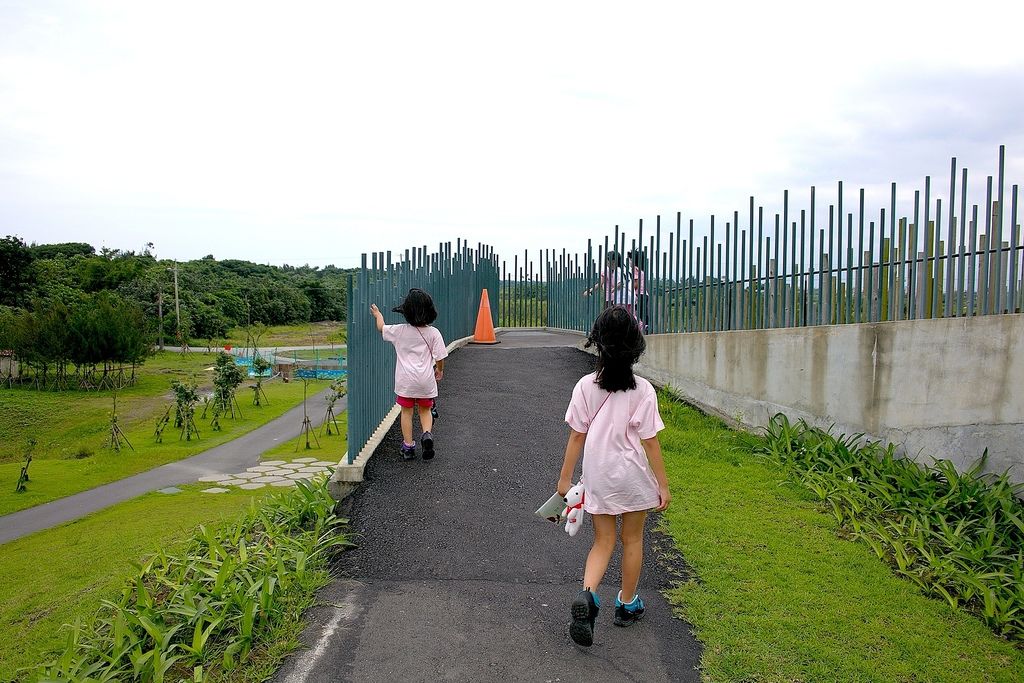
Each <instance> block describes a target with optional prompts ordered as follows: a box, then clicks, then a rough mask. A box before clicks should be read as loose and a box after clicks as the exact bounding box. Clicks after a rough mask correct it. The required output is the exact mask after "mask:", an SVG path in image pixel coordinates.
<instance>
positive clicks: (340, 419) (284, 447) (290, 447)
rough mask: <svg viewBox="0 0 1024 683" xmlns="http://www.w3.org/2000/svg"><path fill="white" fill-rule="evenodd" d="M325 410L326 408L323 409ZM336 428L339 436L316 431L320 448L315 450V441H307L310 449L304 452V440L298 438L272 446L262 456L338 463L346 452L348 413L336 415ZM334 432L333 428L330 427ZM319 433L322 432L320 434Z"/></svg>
mask: <svg viewBox="0 0 1024 683" xmlns="http://www.w3.org/2000/svg"><path fill="white" fill-rule="evenodd" d="M324 410H326V408H325V409H324ZM336 422H337V424H338V428H339V429H341V434H337V433H334V434H332V435H331V436H328V435H327V430H326V429H319V428H318V429H317V430H316V437H317V439H319V440H320V447H319V448H317V445H316V441H314V440H313V438H312V437H310V439H309V443H310V446H311V448H310V449H309V450H306V438H305V437H303V436H301V435H300V436H298V437H296V438H294V439H292V440H290V441H286V442H284V443H282V444H278V445H277V446H274V447H273V448H271V449H270V450H269V451H267V452H266V453H264V454H263V456H262V457H263V459H264V460H294V459H295V458H318V459H319V460H324V461H330V462H340V461H341V458H342V457H343V456H344V455H345V453H346V452H347V451H348V412H347V411H346V412H342V413H338V415H337V420H336ZM331 431H332V432H334V431H335V430H334V427H333V426H332V427H331ZM321 432H323V433H322V434H321Z"/></svg>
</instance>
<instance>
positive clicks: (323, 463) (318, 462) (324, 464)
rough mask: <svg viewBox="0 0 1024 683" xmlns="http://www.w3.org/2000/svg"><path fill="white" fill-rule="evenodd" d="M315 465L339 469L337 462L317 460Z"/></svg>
mask: <svg viewBox="0 0 1024 683" xmlns="http://www.w3.org/2000/svg"><path fill="white" fill-rule="evenodd" d="M313 465H320V466H321V467H337V466H338V463H336V462H327V461H326V460H317V461H316V462H315V463H313Z"/></svg>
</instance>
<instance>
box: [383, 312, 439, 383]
mask: <svg viewBox="0 0 1024 683" xmlns="http://www.w3.org/2000/svg"><path fill="white" fill-rule="evenodd" d="M382 334H383V336H384V341H388V342H391V343H392V344H394V345H395V355H396V356H397V359H396V360H395V394H397V395H398V396H402V397H404V398H434V397H435V396H437V380H435V379H434V363H435V362H437V361H439V360H441V359H442V358H447V357H448V349H447V348H445V344H444V339H443V338H442V337H441V333H440V332H438V331H437V329H436V328H433V327H430V326H429V325H427V326H424V327H413V326H412V325H409V324H407V323H401V324H399V325H385V326H384V330H383V331H382Z"/></svg>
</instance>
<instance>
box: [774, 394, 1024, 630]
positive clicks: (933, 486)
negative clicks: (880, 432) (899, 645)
mask: <svg viewBox="0 0 1024 683" xmlns="http://www.w3.org/2000/svg"><path fill="white" fill-rule="evenodd" d="M765 435H766V439H765V444H764V446H762V447H761V448H760V449H759V450H760V453H761V455H762V456H764V457H766V458H767V459H769V460H771V461H773V462H776V463H778V464H781V465H783V466H784V467H786V468H787V470H788V472H789V473H790V477H791V479H792V480H793V481H795V482H797V483H799V484H801V485H802V486H804V487H806V488H807V489H808V490H810V491H811V492H813V493H814V495H815V496H816V497H817V498H818V499H819V500H820V501H821V502H822V503H823V505H824V506H825V507H826V508H827V509H828V510H829V511H831V512H832V514H833V515H835V517H836V519H837V520H838V522H839V523H840V525H842V527H843V528H844V529H846V530H847V531H848V532H849V533H850V534H851V536H852V537H853V538H856V539H860V540H862V541H864V542H865V543H867V544H868V545H869V546H871V548H872V549H873V550H874V551H875V553H876V554H877V555H878V556H879V557H881V558H883V559H884V560H886V561H887V562H888V563H889V564H890V565H891V566H892V568H893V570H894V571H895V572H896V573H897V574H899V575H900V576H903V577H905V578H906V579H908V580H909V581H912V582H913V583H914V584H916V585H917V586H919V587H920V588H921V590H922V591H924V592H925V593H927V594H929V595H932V596H934V597H936V598H939V599H942V600H946V601H947V602H949V604H950V605H952V606H953V607H955V608H961V609H967V610H969V611H971V612H973V613H974V614H977V615H978V616H979V617H980V618H981V619H983V620H984V622H985V623H986V624H987V625H988V626H989V627H990V628H991V629H992V630H993V631H994V632H995V633H997V634H999V635H1002V636H1005V637H1006V638H1008V639H1010V640H1013V641H1016V642H1018V643H1024V504H1022V502H1021V500H1020V495H1021V493H1022V492H1024V484H1014V483H1013V482H1012V481H1011V480H1010V479H1009V476H1008V473H1004V474H1002V475H992V474H986V473H984V471H983V470H984V467H985V460H986V458H987V455H988V452H987V451H986V452H985V453H984V454H983V455H982V457H981V458H980V459H979V460H978V461H977V462H976V463H975V464H974V465H973V466H972V467H970V468H969V469H968V470H967V471H965V472H960V471H958V470H957V468H956V466H955V465H954V464H953V463H952V462H950V461H949V460H938V461H936V462H935V463H933V464H931V465H927V466H922V465H920V464H918V463H916V462H913V461H912V460H909V459H905V458H900V457H898V456H897V455H896V447H895V446H894V445H892V444H889V445H887V446H883V445H882V444H881V443H879V442H872V441H865V440H864V438H863V435H862V434H855V435H853V436H846V435H842V434H841V435H838V436H836V435H833V434H832V433H831V430H822V429H819V428H817V427H812V426H810V425H808V424H807V423H806V422H804V421H803V420H800V421H798V422H796V423H791V422H790V421H789V420H788V419H787V418H786V416H785V415H782V414H781V413H780V414H778V415H776V416H775V417H773V418H772V419H771V421H770V423H769V425H768V427H767V428H766V429H765Z"/></svg>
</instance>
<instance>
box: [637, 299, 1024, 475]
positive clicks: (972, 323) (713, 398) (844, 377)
mask: <svg viewBox="0 0 1024 683" xmlns="http://www.w3.org/2000/svg"><path fill="white" fill-rule="evenodd" d="M637 370H638V371H639V372H640V374H642V375H643V376H645V377H648V378H649V379H651V380H652V381H655V382H657V383H660V384H665V385H670V386H671V387H673V388H674V389H676V390H677V391H679V392H680V393H681V394H683V395H684V396H686V397H687V398H689V399H690V400H693V401H694V402H695V403H697V404H699V405H701V406H703V407H705V408H707V409H708V410H710V411H712V412H717V413H719V414H721V415H723V416H724V417H728V418H731V419H734V420H736V421H738V422H740V423H741V424H743V425H745V426H747V427H760V426H763V425H765V424H767V421H768V418H769V417H770V416H771V415H773V414H775V413H777V412H783V413H785V414H786V415H787V416H789V417H790V418H791V419H797V418H803V419H805V420H807V421H808V422H810V423H813V424H816V425H818V426H821V427H828V426H830V425H833V424H834V425H835V428H836V429H837V430H839V431H841V432H845V433H847V434H855V433H860V432H863V433H865V434H867V435H868V436H870V437H872V438H877V439H882V440H884V441H886V442H892V443H896V444H898V445H899V446H900V447H901V449H902V451H903V452H904V454H906V455H908V456H909V457H913V458H915V459H918V460H922V461H928V462H930V460H931V458H945V459H948V460H952V461H953V462H954V463H956V464H957V465H958V466H960V467H964V466H969V465H970V464H972V463H973V462H974V461H975V460H977V458H979V457H980V456H981V454H982V452H983V451H984V450H985V449H986V448H988V450H989V459H988V468H987V469H989V470H990V471H995V472H1003V471H1005V470H1007V469H1010V468H1012V470H1011V474H1012V475H1013V477H1014V479H1016V480H1017V481H1024V315H997V316H985V317H977V318H969V319H968V318H951V319H944V320H917V321H907V322H887V323H875V324H861V325H838V326H828V327H807V328H791V329H781V330H751V331H742V332H710V333H699V334H666V335H652V336H650V337H648V338H647V353H646V354H645V355H644V356H643V358H641V360H640V363H639V365H638V367H637Z"/></svg>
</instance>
